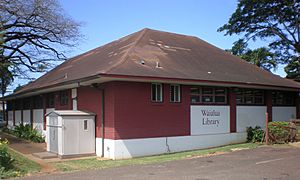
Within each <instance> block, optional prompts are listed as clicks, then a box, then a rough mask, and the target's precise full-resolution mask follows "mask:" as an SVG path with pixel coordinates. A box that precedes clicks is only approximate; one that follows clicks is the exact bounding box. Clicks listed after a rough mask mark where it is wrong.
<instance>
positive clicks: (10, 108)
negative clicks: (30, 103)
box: [6, 101, 14, 111]
mask: <svg viewBox="0 0 300 180" xmlns="http://www.w3.org/2000/svg"><path fill="white" fill-rule="evenodd" d="M6 109H7V111H12V110H14V103H13V101H7V107H6Z"/></svg>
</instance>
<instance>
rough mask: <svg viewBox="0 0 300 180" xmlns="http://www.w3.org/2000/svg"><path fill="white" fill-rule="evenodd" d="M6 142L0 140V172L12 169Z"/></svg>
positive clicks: (12, 160)
mask: <svg viewBox="0 0 300 180" xmlns="http://www.w3.org/2000/svg"><path fill="white" fill-rule="evenodd" d="M7 144H8V141H7V140H3V139H1V138H0V171H7V170H9V169H11V168H12V167H13V162H14V159H13V158H12V157H11V155H10V154H9V152H8V148H7Z"/></svg>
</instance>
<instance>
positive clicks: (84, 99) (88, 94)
mask: <svg viewBox="0 0 300 180" xmlns="http://www.w3.org/2000/svg"><path fill="white" fill-rule="evenodd" d="M101 98H102V97H101V91H100V90H99V89H96V88H93V87H79V88H77V109H78V110H82V111H89V112H93V113H95V114H96V117H95V118H96V124H97V126H96V136H97V137H101V134H100V133H101V126H100V125H101V113H102V112H101V101H102V100H101Z"/></svg>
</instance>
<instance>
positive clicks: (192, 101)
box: [191, 96, 200, 103]
mask: <svg viewBox="0 0 300 180" xmlns="http://www.w3.org/2000/svg"><path fill="white" fill-rule="evenodd" d="M199 102H200V97H199V96H191V103H199Z"/></svg>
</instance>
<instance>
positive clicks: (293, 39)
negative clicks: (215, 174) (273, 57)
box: [218, 0, 300, 77]
mask: <svg viewBox="0 0 300 180" xmlns="http://www.w3.org/2000/svg"><path fill="white" fill-rule="evenodd" d="M218 31H219V32H225V35H233V34H236V35H243V36H244V38H243V40H244V41H246V42H247V41H249V40H254V41H255V40H256V39H262V40H265V41H268V42H269V47H270V50H271V51H273V52H274V53H276V54H279V55H280V58H279V59H278V63H285V64H286V63H287V64H288V66H287V67H286V68H285V71H286V72H287V74H288V76H287V77H295V74H296V76H300V71H299V68H295V66H297V64H298V65H299V63H298V62H297V61H299V60H300V58H299V56H300V1H299V0H239V1H238V6H237V8H236V10H235V12H234V13H233V14H232V15H231V17H230V18H229V21H228V22H227V23H226V24H224V25H223V26H222V27H220V28H219V29H218ZM296 71H297V72H296ZM290 73H292V74H290Z"/></svg>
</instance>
